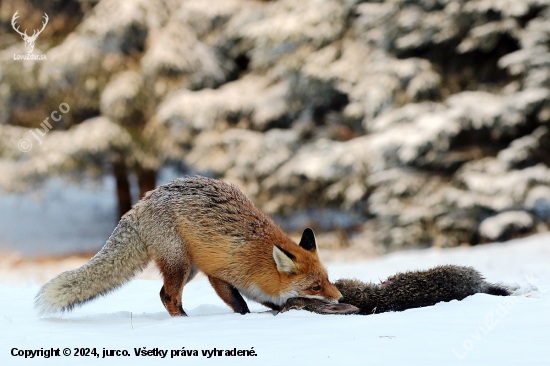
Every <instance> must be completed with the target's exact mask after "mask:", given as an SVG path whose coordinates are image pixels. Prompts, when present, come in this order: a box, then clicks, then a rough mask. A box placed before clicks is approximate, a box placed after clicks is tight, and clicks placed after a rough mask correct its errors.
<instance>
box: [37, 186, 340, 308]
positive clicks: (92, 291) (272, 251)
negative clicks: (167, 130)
mask: <svg viewBox="0 0 550 366" xmlns="http://www.w3.org/2000/svg"><path fill="white" fill-rule="evenodd" d="M150 260H153V261H155V263H156V264H157V266H158V268H159V270H160V272H161V273H162V275H163V278H164V286H163V287H162V289H161V292H160V297H161V300H162V302H163V304H164V306H165V307H166V309H167V310H168V312H169V313H170V314H171V315H173V316H176V315H185V312H184V311H183V308H182V303H181V293H182V290H183V287H184V286H185V284H186V283H187V282H189V281H190V280H191V279H192V278H193V277H194V276H195V274H196V273H197V271H202V272H203V273H204V274H206V275H207V276H208V279H209V280H210V283H211V284H212V286H213V287H214V289H215V290H216V293H217V294H218V295H219V296H220V297H221V298H222V299H223V300H224V301H225V302H226V303H227V304H228V305H229V306H230V307H231V308H233V310H234V311H235V312H239V313H242V314H244V313H247V312H249V310H248V307H247V305H246V302H245V301H244V299H243V298H242V296H241V294H242V295H244V296H246V297H247V298H249V299H251V300H254V301H258V302H261V303H263V304H264V305H266V306H268V307H271V308H273V309H277V308H279V307H280V306H281V305H283V304H284V303H285V302H286V301H287V300H288V299H290V298H293V297H309V298H317V299H322V300H323V301H327V302H333V303H335V302H338V300H340V299H341V297H342V295H341V294H340V292H339V291H338V290H337V289H336V287H334V286H333V285H332V284H331V283H330V282H329V280H328V276H327V273H326V270H325V268H324V267H323V265H322V264H321V262H320V261H319V257H318V255H317V248H316V244H315V237H314V234H313V232H312V231H311V229H306V230H305V231H304V234H303V236H302V240H301V242H300V245H297V244H295V243H294V242H293V241H292V240H291V239H290V238H289V237H288V236H287V235H286V234H285V233H283V232H282V230H281V229H280V228H279V227H278V226H277V225H276V224H275V223H274V222H273V221H272V220H271V218H269V216H267V215H265V214H264V213H262V212H261V211H260V210H258V209H257V208H256V207H255V206H254V205H253V204H252V202H251V201H250V200H249V199H248V198H247V197H246V196H245V195H244V194H243V193H242V192H241V191H240V190H239V189H238V188H237V187H236V186H234V185H229V184H226V183H224V182H221V181H219V180H215V179H209V178H204V177H196V178H181V179H176V180H173V181H172V182H170V183H169V184H166V185H163V186H160V187H157V188H156V189H155V190H153V191H151V192H149V193H147V195H146V196H145V197H144V198H143V199H142V200H140V201H139V202H138V203H137V204H136V205H134V207H133V208H132V209H131V210H130V211H129V212H128V213H127V214H126V215H124V217H123V218H122V219H121V221H120V223H119V224H118V226H117V228H116V229H115V230H114V232H113V234H112V235H111V237H110V238H109V240H108V241H107V243H106V244H105V246H104V247H103V248H102V249H101V251H100V252H99V253H98V254H97V255H96V256H94V257H93V258H92V259H91V260H90V261H89V262H87V263H86V264H84V265H83V266H82V267H80V268H77V269H75V270H72V271H68V272H64V273H62V274H60V275H59V276H57V277H56V278H54V279H53V280H51V281H50V282H48V283H47V284H46V285H45V286H44V287H43V288H42V290H41V291H40V293H39V294H38V295H37V299H36V305H37V307H38V308H39V309H40V311H41V312H55V311H63V310H70V309H72V308H73V307H74V306H75V305H79V304H82V303H84V302H86V301H88V300H91V299H93V298H95V297H97V296H98V295H103V294H105V293H108V292H109V291H111V290H113V289H115V288H117V287H118V286H120V285H121V284H123V283H125V282H126V281H128V280H129V279H131V278H132V277H133V276H134V275H135V274H136V273H137V272H139V271H141V270H142V269H143V268H145V267H146V266H147V264H148V263H149V261H150Z"/></svg>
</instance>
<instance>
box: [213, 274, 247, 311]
mask: <svg viewBox="0 0 550 366" xmlns="http://www.w3.org/2000/svg"><path fill="white" fill-rule="evenodd" d="M208 280H209V281H210V284H211V285H212V287H214V290H216V293H217V294H218V296H219V297H221V298H222V300H223V301H224V302H225V303H226V304H227V305H229V306H230V307H231V309H233V311H234V312H236V313H239V314H247V313H250V310H248V305H246V301H244V299H243V297H242V295H241V294H240V293H239V290H237V289H236V288H235V287H234V286H232V285H230V284H229V283H227V282H225V281H222V280H220V279H217V278H215V277H211V276H208Z"/></svg>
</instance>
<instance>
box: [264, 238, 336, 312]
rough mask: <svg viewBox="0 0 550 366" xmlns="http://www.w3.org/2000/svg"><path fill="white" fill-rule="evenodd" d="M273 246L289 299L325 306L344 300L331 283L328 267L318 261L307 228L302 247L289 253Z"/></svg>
mask: <svg viewBox="0 0 550 366" xmlns="http://www.w3.org/2000/svg"><path fill="white" fill-rule="evenodd" d="M286 248H287V249H283V248H281V247H280V246H278V245H274V246H273V258H274V259H275V263H276V264H277V270H278V271H279V274H280V278H281V282H282V283H283V284H284V285H285V286H284V288H285V289H284V290H283V291H285V292H286V293H287V294H289V296H288V297H289V298H293V297H305V298H310V299H319V300H322V301H325V302H330V303H338V301H342V300H343V297H342V294H341V293H340V291H338V289H337V288H336V287H334V285H333V284H331V283H330V282H329V280H328V275H327V271H326V269H325V267H323V265H322V264H321V261H319V256H318V255H317V244H316V242H315V234H313V230H311V229H310V228H307V229H305V230H304V233H303V234H302V239H301V240H300V244H299V246H295V245H294V246H292V249H290V250H289V247H288V246H287V247H286Z"/></svg>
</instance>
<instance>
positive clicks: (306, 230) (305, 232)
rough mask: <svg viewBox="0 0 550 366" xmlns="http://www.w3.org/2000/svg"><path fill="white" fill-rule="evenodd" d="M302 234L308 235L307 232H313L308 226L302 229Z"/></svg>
mask: <svg viewBox="0 0 550 366" xmlns="http://www.w3.org/2000/svg"><path fill="white" fill-rule="evenodd" d="M304 234H308V235H309V234H313V229H312V228H310V227H306V228H305V229H304Z"/></svg>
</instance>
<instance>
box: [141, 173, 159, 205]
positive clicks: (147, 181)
mask: <svg viewBox="0 0 550 366" xmlns="http://www.w3.org/2000/svg"><path fill="white" fill-rule="evenodd" d="M137 178H138V184H139V198H140V199H141V198H143V196H145V193H147V192H149V191H150V190H153V189H155V187H156V184H157V171H156V170H151V169H142V168H139V169H138V172H137Z"/></svg>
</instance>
